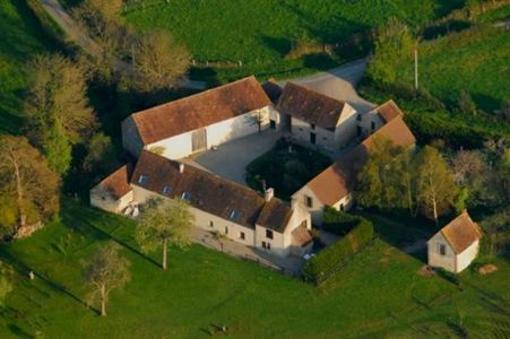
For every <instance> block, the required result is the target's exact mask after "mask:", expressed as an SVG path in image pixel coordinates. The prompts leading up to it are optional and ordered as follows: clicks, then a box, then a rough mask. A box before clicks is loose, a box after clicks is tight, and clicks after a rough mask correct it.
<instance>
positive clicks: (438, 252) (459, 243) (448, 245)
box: [427, 211, 482, 273]
mask: <svg viewBox="0 0 510 339" xmlns="http://www.w3.org/2000/svg"><path fill="white" fill-rule="evenodd" d="M481 237H482V232H481V230H480V227H479V226H478V225H477V224H476V223H475V222H473V220H471V217H470V216H469V214H468V213H467V211H464V212H462V214H460V215H459V216H458V217H457V218H455V219H453V220H452V221H451V222H450V223H449V224H448V225H446V226H445V227H443V228H442V229H441V230H440V231H439V232H437V233H436V234H434V236H433V237H432V238H430V240H429V241H428V242H427V247H428V262H429V265H430V266H433V267H441V268H444V269H445V270H447V271H450V272H453V273H460V272H461V271H463V270H464V269H465V268H466V267H468V266H469V265H470V264H471V262H472V261H473V260H474V259H475V258H476V256H477V255H478V250H479V248H480V238H481Z"/></svg>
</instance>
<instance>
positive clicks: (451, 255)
mask: <svg viewBox="0 0 510 339" xmlns="http://www.w3.org/2000/svg"><path fill="white" fill-rule="evenodd" d="M439 244H443V245H445V246H446V254H445V255H441V254H440V253H439ZM427 251H428V262H429V265H430V266H433V267H442V268H444V269H445V270H447V271H450V272H456V271H457V268H456V260H457V258H456V255H455V252H454V251H453V249H452V248H451V247H450V245H449V244H448V242H447V241H446V239H445V238H444V236H443V235H442V234H441V233H439V232H438V233H436V234H435V235H434V236H433V237H432V238H431V239H430V240H429V241H428V243H427Z"/></svg>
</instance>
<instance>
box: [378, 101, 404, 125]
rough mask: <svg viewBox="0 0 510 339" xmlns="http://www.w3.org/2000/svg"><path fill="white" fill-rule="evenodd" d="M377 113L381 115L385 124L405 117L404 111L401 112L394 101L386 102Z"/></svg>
mask: <svg viewBox="0 0 510 339" xmlns="http://www.w3.org/2000/svg"><path fill="white" fill-rule="evenodd" d="M375 111H376V112H377V113H379V115H380V116H381V118H383V120H384V121H385V122H390V121H391V120H393V119H394V118H396V117H399V116H400V117H401V116H403V115H404V113H403V112H402V110H400V108H399V107H398V106H397V104H396V103H395V101H393V100H388V101H386V102H385V103H384V104H382V105H380V106H379V107H377V108H376V109H375Z"/></svg>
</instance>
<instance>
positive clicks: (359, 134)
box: [356, 126, 363, 137]
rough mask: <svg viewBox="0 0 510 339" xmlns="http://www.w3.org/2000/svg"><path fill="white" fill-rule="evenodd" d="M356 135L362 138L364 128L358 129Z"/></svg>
mask: <svg viewBox="0 0 510 339" xmlns="http://www.w3.org/2000/svg"><path fill="white" fill-rule="evenodd" d="M356 133H357V134H358V137H360V136H361V134H362V133H363V128H361V126H358V127H356Z"/></svg>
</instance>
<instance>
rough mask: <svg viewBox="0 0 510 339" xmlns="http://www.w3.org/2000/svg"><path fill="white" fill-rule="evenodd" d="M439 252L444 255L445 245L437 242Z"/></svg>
mask: <svg viewBox="0 0 510 339" xmlns="http://www.w3.org/2000/svg"><path fill="white" fill-rule="evenodd" d="M439 254H441V255H446V245H444V244H439Z"/></svg>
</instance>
